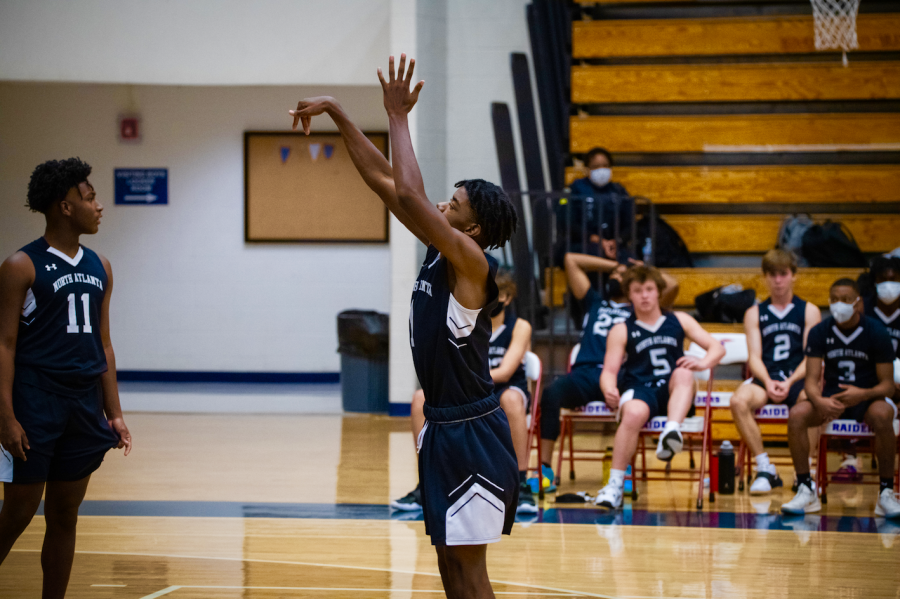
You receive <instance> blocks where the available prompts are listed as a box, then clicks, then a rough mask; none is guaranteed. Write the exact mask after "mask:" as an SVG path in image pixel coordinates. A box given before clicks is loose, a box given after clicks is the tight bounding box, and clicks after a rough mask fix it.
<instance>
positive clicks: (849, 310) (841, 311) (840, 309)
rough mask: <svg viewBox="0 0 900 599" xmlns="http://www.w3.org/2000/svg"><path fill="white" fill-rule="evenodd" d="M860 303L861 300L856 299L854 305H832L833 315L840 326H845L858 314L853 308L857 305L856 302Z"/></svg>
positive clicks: (841, 303)
mask: <svg viewBox="0 0 900 599" xmlns="http://www.w3.org/2000/svg"><path fill="white" fill-rule="evenodd" d="M858 301H859V298H857V299H856V301H854V302H853V303H852V304H848V303H846V302H834V303H833V304H831V306H830V307H831V315H832V316H834V319H835V320H836V321H837V323H838V324H844V323H845V322H847V321H848V320H850V319H851V318H853V313H854V312H856V310H855V309H854V307H853V306H855V305H856V302H858Z"/></svg>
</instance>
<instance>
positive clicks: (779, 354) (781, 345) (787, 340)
mask: <svg viewBox="0 0 900 599" xmlns="http://www.w3.org/2000/svg"><path fill="white" fill-rule="evenodd" d="M775 343H776V345H775V354H774V355H773V356H772V359H773V360H774V361H776V362H781V361H782V360H787V358H788V356H789V355H791V337H790V335H775Z"/></svg>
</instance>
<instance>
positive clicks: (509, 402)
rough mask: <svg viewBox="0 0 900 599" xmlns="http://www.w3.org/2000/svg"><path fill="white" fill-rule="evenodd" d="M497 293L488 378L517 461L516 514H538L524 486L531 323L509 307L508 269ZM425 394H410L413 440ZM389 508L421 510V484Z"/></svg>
mask: <svg viewBox="0 0 900 599" xmlns="http://www.w3.org/2000/svg"><path fill="white" fill-rule="evenodd" d="M495 281H496V282H497V288H498V290H499V294H498V296H497V307H496V308H494V311H493V313H492V314H491V340H490V347H489V348H488V357H489V361H490V367H491V378H492V379H493V381H494V393H496V394H497V395H498V396H500V407H501V408H502V409H503V411H504V412H505V413H506V418H507V420H509V428H510V432H511V433H512V440H513V446H514V448H515V450H516V459H517V460H518V462H519V483H520V487H521V488H520V489H519V503H518V506H517V508H516V512H517V513H524V514H534V513H537V504H536V503H535V501H534V496H533V495H532V493H531V491H530V490H529V489H528V487H527V485H525V477H526V476H527V474H526V473H527V471H528V421H527V414H528V408H529V407H530V406H531V393H530V392H529V391H528V380H527V379H526V378H525V365H524V360H525V352H527V351H528V350H529V349H530V348H531V324H530V323H529V322H528V321H527V320H525V319H524V318H519V317H518V316H516V312H515V309H513V308H511V307H510V304H511V303H512V301H513V300H514V299H515V298H516V293H517V289H516V283H515V281H514V280H513V277H512V275H511V273H510V272H509V271H500V272H498V273H497V276H496V278H495ZM424 405H425V393H424V392H423V391H422V390H421V389H419V390H418V391H416V392H415V393H414V394H413V400H412V405H411V406H410V416H411V424H412V433H413V442H414V443H415V442H416V440H417V439H418V438H419V433H420V432H421V430H422V427H423V426H424V425H425V414H424ZM390 505H391V507H392V508H394V509H395V510H401V511H415V510H420V509H422V498H421V487H420V485H416V488H415V489H413V490H412V491H410V492H409V493H408V494H407V495H406V496H405V497H402V498H400V499H395V500H393V501H391V504H390Z"/></svg>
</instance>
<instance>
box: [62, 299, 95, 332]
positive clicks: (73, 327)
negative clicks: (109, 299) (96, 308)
mask: <svg viewBox="0 0 900 599" xmlns="http://www.w3.org/2000/svg"><path fill="white" fill-rule="evenodd" d="M81 305H82V306H84V326H83V327H81V331H79V330H78V320H77V318H76V316H77V315H76V306H75V294H74V293H70V294H69V325H68V326H67V327H66V332H67V333H78V332H81V333H93V332H94V329H93V328H91V296H90V294H88V293H82V294H81Z"/></svg>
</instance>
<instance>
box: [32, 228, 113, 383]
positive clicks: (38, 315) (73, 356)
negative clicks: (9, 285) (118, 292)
mask: <svg viewBox="0 0 900 599" xmlns="http://www.w3.org/2000/svg"><path fill="white" fill-rule="evenodd" d="M20 251H22V252H24V253H25V254H27V255H28V257H29V258H30V259H31V262H32V264H34V284H33V285H32V286H31V289H29V290H28V292H27V294H26V296H25V303H24V305H23V306H22V313H21V315H20V317H19V334H18V339H17V341H16V377H17V378H21V376H24V375H25V373H26V371H28V370H29V368H30V369H33V370H36V371H38V372H39V374H40V376H35V373H33V372H32V373H29V375H30V376H29V379H28V380H27V381H24V380H23V382H26V383H28V384H31V385H34V386H37V387H42V388H46V385H52V387H53V388H55V387H57V386H59V385H62V386H65V387H71V388H73V389H79V388H83V387H87V386H90V385H92V384H95V383H96V382H97V379H98V378H99V377H100V375H101V374H103V373H104V372H106V369H107V366H106V354H105V352H104V351H103V341H102V340H101V338H100V306H101V305H102V303H103V299H104V297H105V296H106V286H107V282H108V281H107V276H106V269H104V268H103V263H102V262H101V260H100V257H99V256H98V255H97V254H96V253H94V252H93V251H91V250H89V249H87V248H86V247H84V246H81V247H80V248H79V249H78V254H76V255H75V257H74V258H70V257H69V256H67V255H66V254H64V253H62V252H61V251H59V250H57V249H56V248H53V247H50V245H49V244H48V243H47V241H46V240H45V239H44V238H43V237H41V238H40V239H37V240H36V241H33V242H31V243H29V244H28V245H26V246H25V247H23V248H22V249H21V250H20ZM23 366H24V367H27V368H21V369H20V367H23ZM45 378H49V379H51V380H50V381H45V380H44V379H45ZM32 379H34V380H32ZM44 383H46V385H45V384H44ZM54 383H55V384H54Z"/></svg>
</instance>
